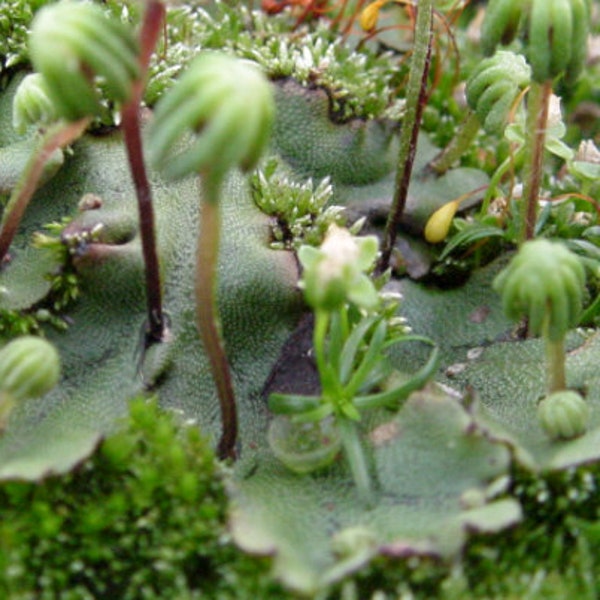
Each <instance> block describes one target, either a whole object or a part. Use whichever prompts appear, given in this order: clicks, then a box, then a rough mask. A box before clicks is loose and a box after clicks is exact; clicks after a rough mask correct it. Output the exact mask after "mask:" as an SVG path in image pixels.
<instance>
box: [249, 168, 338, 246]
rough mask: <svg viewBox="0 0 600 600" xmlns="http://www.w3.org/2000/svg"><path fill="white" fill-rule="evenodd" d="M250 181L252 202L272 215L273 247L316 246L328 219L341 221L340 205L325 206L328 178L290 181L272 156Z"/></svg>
mask: <svg viewBox="0 0 600 600" xmlns="http://www.w3.org/2000/svg"><path fill="white" fill-rule="evenodd" d="M251 184H252V197H253V199H254V202H255V203H256V205H257V206H258V207H259V208H260V210H262V211H263V212H264V213H265V214H267V215H269V216H271V217H274V218H275V221H274V223H273V225H272V227H271V235H272V237H273V241H272V242H271V247H272V248H274V249H284V248H285V249H298V247H299V246H300V245H301V244H308V245H310V246H318V245H319V244H320V243H321V242H322V241H323V238H324V236H325V233H326V232H327V229H328V228H329V226H330V225H331V224H332V223H335V224H336V225H342V224H343V222H344V221H345V219H344V215H343V210H344V209H343V207H341V206H335V205H331V206H328V204H329V202H330V201H331V198H332V195H333V187H332V185H331V182H330V181H329V179H328V178H325V179H323V180H322V181H321V182H320V183H319V184H318V185H316V186H315V184H314V182H313V181H312V179H308V180H306V181H303V182H298V181H294V180H293V179H292V177H291V176H288V175H286V174H284V173H282V172H281V171H280V170H278V161H277V160H276V159H270V160H269V161H267V163H266V164H265V165H264V166H263V168H262V169H259V170H257V171H256V172H255V173H254V174H253V175H252V178H251Z"/></svg>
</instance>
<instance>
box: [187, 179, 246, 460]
mask: <svg viewBox="0 0 600 600" xmlns="http://www.w3.org/2000/svg"><path fill="white" fill-rule="evenodd" d="M220 186H221V182H220V180H219V181H217V180H215V178H213V177H210V176H207V177H203V178H202V202H201V214H200V225H199V232H198V245H197V250H196V280H195V288H194V289H195V295H196V321H197V327H198V331H199V333H200V337H201V338H202V342H203V344H204V349H205V351H206V353H207V355H208V359H209V361H210V367H211V371H212V374H213V379H214V381H215V385H216V387H217V394H218V397H219V405H220V409H221V424H222V427H223V431H222V434H221V439H220V440H219V445H218V447H217V454H218V456H219V458H221V459H226V458H235V456H236V451H235V445H236V441H237V429H238V427H237V409H236V404H235V394H234V391H233V384H232V382H231V372H230V369H229V363H228V362H227V356H226V354H225V349H224V345H223V340H222V338H221V331H220V322H219V312H218V306H217V286H216V270H217V263H218V255H219V238H220V232H221V214H220V210H219V191H220Z"/></svg>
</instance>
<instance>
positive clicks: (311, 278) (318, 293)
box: [298, 225, 379, 311]
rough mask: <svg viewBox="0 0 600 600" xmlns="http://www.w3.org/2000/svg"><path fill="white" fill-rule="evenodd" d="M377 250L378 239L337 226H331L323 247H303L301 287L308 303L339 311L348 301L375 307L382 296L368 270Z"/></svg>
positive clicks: (299, 254)
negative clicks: (354, 233) (359, 235)
mask: <svg viewBox="0 0 600 600" xmlns="http://www.w3.org/2000/svg"><path fill="white" fill-rule="evenodd" d="M377 251H378V242H377V238H376V237H374V236H365V237H355V236H353V235H352V234H351V233H350V232H349V231H348V230H347V229H343V228H341V227H338V226H337V225H331V226H330V227H329V230H328V232H327V235H326V237H325V240H324V241H323V243H322V244H321V247H320V248H314V247H313V246H301V247H300V249H299V250H298V259H299V260H300V262H301V263H302V266H303V267H304V273H303V276H302V281H301V287H302V288H303V289H304V296H305V298H306V301H307V302H308V304H310V306H312V307H313V308H316V309H323V310H327V311H333V310H337V309H338V308H340V306H342V304H344V303H346V302H350V303H352V304H356V305H357V306H361V307H362V308H365V309H373V308H375V307H376V306H377V303H378V302H379V296H378V295H377V292H376V290H375V287H374V286H373V283H372V282H371V280H370V279H369V277H368V276H367V275H366V271H368V270H369V269H371V268H372V267H373V264H374V262H375V259H376V257H377Z"/></svg>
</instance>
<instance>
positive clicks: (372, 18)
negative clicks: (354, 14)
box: [358, 0, 389, 31]
mask: <svg viewBox="0 0 600 600" xmlns="http://www.w3.org/2000/svg"><path fill="white" fill-rule="evenodd" d="M388 1H389V0H375V2H372V3H371V4H369V5H368V6H365V8H364V9H363V10H362V12H361V13H360V17H359V19H358V22H359V24H360V26H361V28H362V29H363V31H373V29H375V27H376V26H377V19H379V10H380V9H381V7H382V6H383V5H384V4H387V2H388Z"/></svg>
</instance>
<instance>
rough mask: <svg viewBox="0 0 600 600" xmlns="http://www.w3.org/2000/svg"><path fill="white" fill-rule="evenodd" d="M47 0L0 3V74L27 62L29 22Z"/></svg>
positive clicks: (16, 0) (10, 0)
mask: <svg viewBox="0 0 600 600" xmlns="http://www.w3.org/2000/svg"><path fill="white" fill-rule="evenodd" d="M47 3H48V0H7V1H6V2H2V3H1V4H0V74H2V73H4V71H6V70H8V69H12V68H14V67H17V66H19V65H22V64H23V63H25V62H27V60H28V56H29V53H28V51H27V37H28V35H29V24H30V23H31V20H32V19H33V15H34V14H35V11H36V10H38V9H39V8H40V7H41V6H43V5H44V4H47Z"/></svg>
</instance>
